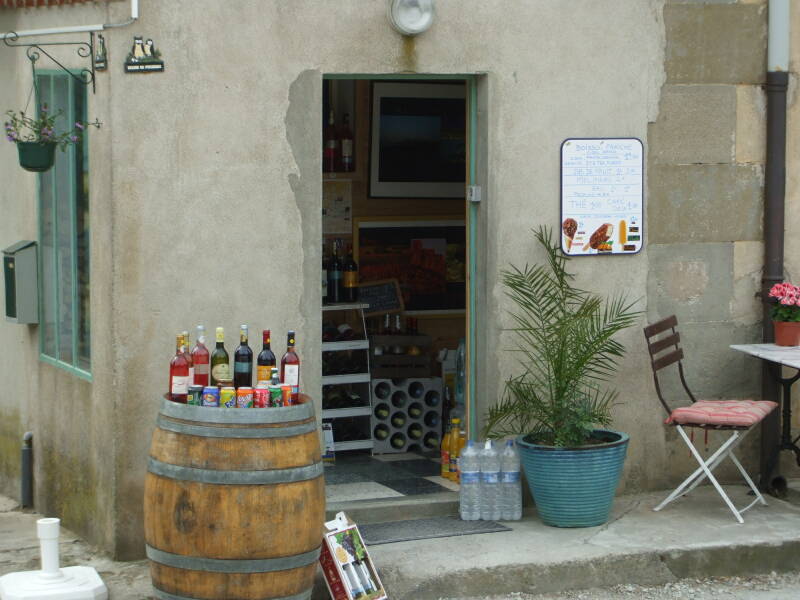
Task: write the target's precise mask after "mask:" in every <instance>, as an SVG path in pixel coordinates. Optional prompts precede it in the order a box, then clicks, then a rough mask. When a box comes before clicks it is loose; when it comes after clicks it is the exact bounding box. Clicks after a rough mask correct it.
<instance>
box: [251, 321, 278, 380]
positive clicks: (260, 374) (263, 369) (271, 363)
mask: <svg viewBox="0 0 800 600" xmlns="http://www.w3.org/2000/svg"><path fill="white" fill-rule="evenodd" d="M271 338H272V333H271V332H270V330H269V329H265V330H264V332H263V333H262V338H261V340H262V346H261V352H259V353H258V359H257V361H256V362H257V364H256V380H257V381H259V382H260V381H269V380H270V377H271V374H272V369H273V368H274V367H275V363H276V358H275V354H274V353H273V352H272V350H271V349H270V344H271V342H272V339H271Z"/></svg>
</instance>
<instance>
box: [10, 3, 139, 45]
mask: <svg viewBox="0 0 800 600" xmlns="http://www.w3.org/2000/svg"><path fill="white" fill-rule="evenodd" d="M138 18H139V0H131V17H130V19H128V20H127V21H123V22H121V23H103V24H98V25H71V26H67V27H49V28H47V29H25V30H23V31H12V32H9V33H0V40H4V39H6V38H8V39H12V40H15V39H17V38H21V37H30V36H34V35H55V34H61V33H87V32H94V31H103V30H104V29H113V28H115V27H125V26H127V25H131V24H132V23H134V22H135V21H136V20H137V19H138Z"/></svg>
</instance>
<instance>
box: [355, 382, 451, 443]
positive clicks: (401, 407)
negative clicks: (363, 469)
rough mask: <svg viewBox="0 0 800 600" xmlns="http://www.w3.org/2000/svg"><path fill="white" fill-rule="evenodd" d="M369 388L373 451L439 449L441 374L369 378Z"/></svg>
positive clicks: (441, 397)
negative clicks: (438, 375)
mask: <svg viewBox="0 0 800 600" xmlns="http://www.w3.org/2000/svg"><path fill="white" fill-rule="evenodd" d="M370 388H371V397H372V417H371V422H372V439H373V446H372V452H373V453H374V454H388V453H396V452H421V451H425V450H428V451H431V450H438V449H439V444H440V437H441V431H442V425H441V422H442V401H443V396H442V379H441V377H408V378H401V379H400V378H395V379H386V378H380V379H372V381H371V382H370Z"/></svg>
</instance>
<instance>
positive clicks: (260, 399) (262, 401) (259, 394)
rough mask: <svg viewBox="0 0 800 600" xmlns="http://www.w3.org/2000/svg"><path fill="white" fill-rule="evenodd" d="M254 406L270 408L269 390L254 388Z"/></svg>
mask: <svg viewBox="0 0 800 600" xmlns="http://www.w3.org/2000/svg"><path fill="white" fill-rule="evenodd" d="M253 406H254V407H255V408H269V390H268V389H266V388H256V389H254V390H253Z"/></svg>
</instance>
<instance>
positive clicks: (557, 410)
mask: <svg viewBox="0 0 800 600" xmlns="http://www.w3.org/2000/svg"><path fill="white" fill-rule="evenodd" d="M534 236H535V237H536V239H537V241H538V242H539V244H540V246H541V247H542V248H543V249H544V250H545V255H546V261H545V263H544V264H540V265H533V266H530V265H526V266H525V267H524V268H523V269H519V268H517V267H515V266H513V265H512V266H510V267H509V268H507V269H505V270H504V271H502V272H501V281H502V282H503V284H504V286H505V293H506V295H507V296H508V298H509V299H510V300H511V301H512V302H513V304H514V306H515V310H514V311H512V312H511V313H510V314H511V318H512V320H513V322H514V326H513V327H512V328H509V329H507V330H506V331H509V332H511V333H512V334H513V335H514V337H515V343H514V345H513V347H512V348H511V349H510V351H511V352H512V353H513V355H514V356H515V358H516V364H517V367H518V368H517V373H516V374H515V375H513V376H511V377H509V378H508V380H507V381H506V385H505V390H504V393H503V395H502V397H501V399H500V400H499V401H498V403H497V404H496V405H495V406H493V407H491V408H490V409H489V411H488V413H487V421H486V427H485V429H484V432H485V433H486V435H487V436H489V437H498V436H506V435H523V434H533V435H534V437H535V438H536V439H537V440H539V441H541V442H543V443H551V444H554V445H556V446H579V445H582V444H584V443H585V442H586V440H587V438H588V436H589V434H590V433H591V431H592V429H594V428H595V427H597V426H608V425H610V423H611V408H612V406H613V405H614V403H615V402H616V399H617V393H616V391H613V390H608V389H604V388H602V387H601V386H600V385H599V384H601V383H603V382H607V381H608V380H609V379H611V378H612V377H613V376H614V374H615V373H616V372H617V363H618V360H619V359H620V358H621V357H622V356H623V355H624V353H625V348H624V346H623V345H622V344H621V343H620V342H619V341H618V340H616V339H615V336H616V335H617V334H618V333H619V332H621V331H622V330H624V329H626V328H627V327H630V326H632V325H633V324H635V323H636V321H637V320H638V319H639V317H640V315H641V312H640V311H636V310H634V307H635V302H633V301H630V300H629V299H628V298H627V297H625V296H624V295H618V296H615V297H613V298H609V299H603V298H601V297H600V296H598V295H597V294H593V293H590V292H587V291H584V290H581V289H579V288H577V287H576V286H574V284H573V280H574V275H573V274H572V273H569V271H568V270H567V265H568V261H569V260H570V258H569V256H567V255H565V254H563V253H561V251H560V249H559V248H558V246H557V245H556V243H555V240H554V235H553V231H552V229H549V228H544V227H540V228H539V229H538V230H536V231H534Z"/></svg>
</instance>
